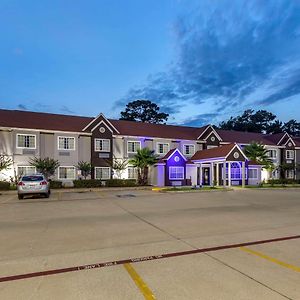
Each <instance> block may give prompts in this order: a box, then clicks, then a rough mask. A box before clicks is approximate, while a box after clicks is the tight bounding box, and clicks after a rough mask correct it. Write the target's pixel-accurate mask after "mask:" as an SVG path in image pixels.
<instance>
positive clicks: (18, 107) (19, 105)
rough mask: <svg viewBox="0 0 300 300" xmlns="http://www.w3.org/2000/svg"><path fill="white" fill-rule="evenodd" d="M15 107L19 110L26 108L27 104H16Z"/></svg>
mask: <svg viewBox="0 0 300 300" xmlns="http://www.w3.org/2000/svg"><path fill="white" fill-rule="evenodd" d="M17 109H19V110H28V108H27V106H26V105H24V104H18V105H17Z"/></svg>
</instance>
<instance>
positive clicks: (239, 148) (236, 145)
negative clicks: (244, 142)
mask: <svg viewBox="0 0 300 300" xmlns="http://www.w3.org/2000/svg"><path fill="white" fill-rule="evenodd" d="M236 147H237V148H238V150H239V151H240V152H241V153H242V155H243V156H244V158H245V159H246V160H249V159H248V157H247V156H246V155H245V154H244V152H243V150H242V149H241V147H240V146H239V145H238V144H235V145H234V147H233V148H232V149H231V150H230V151H229V153H228V154H227V155H226V156H225V159H227V157H228V156H229V155H230V154H231V152H232V151H233V150H234V149H235V148H236Z"/></svg>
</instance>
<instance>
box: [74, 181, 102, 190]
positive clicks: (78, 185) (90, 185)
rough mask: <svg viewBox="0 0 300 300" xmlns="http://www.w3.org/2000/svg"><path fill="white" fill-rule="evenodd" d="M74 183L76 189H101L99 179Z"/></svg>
mask: <svg viewBox="0 0 300 300" xmlns="http://www.w3.org/2000/svg"><path fill="white" fill-rule="evenodd" d="M73 183H74V188H97V187H101V180H98V179H84V180H73Z"/></svg>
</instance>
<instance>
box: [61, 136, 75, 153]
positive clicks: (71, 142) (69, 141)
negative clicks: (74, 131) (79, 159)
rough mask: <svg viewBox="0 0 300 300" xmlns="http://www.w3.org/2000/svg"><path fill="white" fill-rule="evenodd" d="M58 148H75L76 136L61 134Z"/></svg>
mask: <svg viewBox="0 0 300 300" xmlns="http://www.w3.org/2000/svg"><path fill="white" fill-rule="evenodd" d="M58 150H75V138H74V137H65V136H59V137H58Z"/></svg>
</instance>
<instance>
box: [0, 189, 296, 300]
mask: <svg viewBox="0 0 300 300" xmlns="http://www.w3.org/2000/svg"><path fill="white" fill-rule="evenodd" d="M299 195H300V190H299V191H298V190H296V189H289V190H280V189H278V190H259V189H249V190H235V191H228V192H224V191H216V192H192V193H159V192H153V191H151V190H127V191H126V190H124V191H117V190H112V191H107V190H103V191H101V190H99V191H97V192H95V191H94V192H68V193H67V192H56V191H55V192H53V193H52V195H51V197H50V198H49V199H25V200H17V197H16V195H15V194H9V195H0V261H1V263H0V299H7V300H9V299H72V300H73V299H181V300H182V299H222V300H223V299H230V300H231V299H272V300H276V299H300V251H299V249H300V236H299V235H300V197H299Z"/></svg>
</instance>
